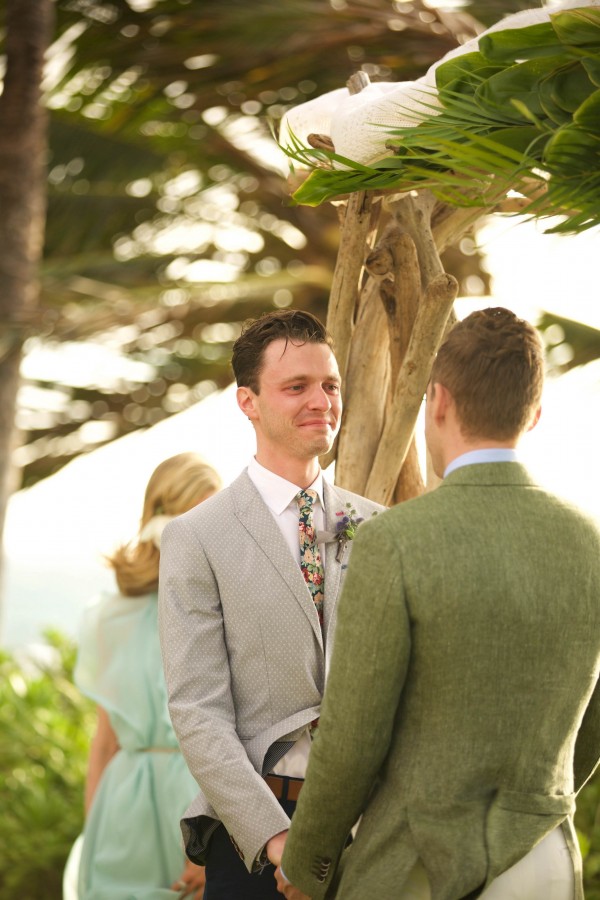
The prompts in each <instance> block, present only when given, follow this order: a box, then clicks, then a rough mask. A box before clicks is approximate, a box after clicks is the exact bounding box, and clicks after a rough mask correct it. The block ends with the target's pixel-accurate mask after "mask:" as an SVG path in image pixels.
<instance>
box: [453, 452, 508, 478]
mask: <svg viewBox="0 0 600 900" xmlns="http://www.w3.org/2000/svg"><path fill="white" fill-rule="evenodd" d="M518 461H519V456H518V453H517V451H516V450H513V449H512V448H511V449H509V448H506V447H488V448H486V449H485V450H469V452H468V453H463V454H462V455H461V456H457V457H456V459H453V460H452V462H451V463H448V465H447V466H446V471H445V472H444V478H446V476H447V475H449V474H450V472H454V470H455V469H460V468H461V467H462V466H474V465H477V463H497V462H518Z"/></svg>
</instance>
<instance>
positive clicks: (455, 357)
mask: <svg viewBox="0 0 600 900" xmlns="http://www.w3.org/2000/svg"><path fill="white" fill-rule="evenodd" d="M543 381H544V351H543V346H542V342H541V340H540V336H539V334H538V332H537V331H536V329H535V328H534V327H533V326H532V325H530V323H529V322H526V321H525V320H524V319H519V318H517V316H515V315H514V313H512V312H510V311H509V310H507V309H503V308H502V307H495V308H490V309H485V310H481V311H479V312H474V313H471V315H469V316H467V317H466V318H465V319H463V320H462V321H461V322H458V323H457V324H456V325H455V326H454V328H453V329H452V330H451V332H450V334H449V335H448V337H447V339H446V340H445V341H444V343H443V344H442V346H441V347H440V350H439V352H438V355H437V357H436V359H435V362H434V364H433V369H432V372H431V383H432V384H433V385H435V384H436V383H439V384H443V385H444V387H446V388H447V390H448V391H449V392H450V394H451V395H452V398H453V400H454V403H455V404H456V412H457V415H458V418H459V422H460V426H461V432H462V433H463V435H464V436H465V437H467V438H477V439H482V438H487V439H489V438H492V439H497V440H502V441H506V440H512V439H513V438H516V437H518V436H520V435H521V434H523V432H525V431H526V430H527V429H528V428H529V427H530V425H531V424H532V422H533V419H534V415H535V413H536V411H537V409H538V408H539V405H540V401H541V396H542V387H543Z"/></svg>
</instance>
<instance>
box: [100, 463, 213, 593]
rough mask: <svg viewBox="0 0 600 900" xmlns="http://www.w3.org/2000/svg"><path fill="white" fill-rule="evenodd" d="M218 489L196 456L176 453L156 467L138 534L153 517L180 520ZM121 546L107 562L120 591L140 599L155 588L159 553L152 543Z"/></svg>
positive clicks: (211, 473)
mask: <svg viewBox="0 0 600 900" xmlns="http://www.w3.org/2000/svg"><path fill="white" fill-rule="evenodd" d="M220 488H221V479H220V478H219V475H218V474H217V472H215V470H214V469H213V468H212V466H209V465H208V463H206V462H205V461H204V460H203V459H202V457H201V456H198V454H196V453H178V454H177V456H171V457H170V458H169V459H166V460H165V461H164V462H162V463H161V464H160V465H159V466H157V467H156V469H155V470H154V472H153V473H152V475H151V476H150V480H149V481H148V486H147V487H146V493H145V495H144V507H143V511H142V518H141V521H140V528H139V533H140V532H141V531H142V530H143V528H144V526H145V525H147V523H148V522H149V521H150V519H152V518H153V517H154V516H179V515H181V514H182V513H184V512H187V511H188V510H189V509H192V508H193V507H194V506H197V505H198V504H199V503H202V501H203V500H206V498H207V497H210V496H211V495H212V494H216V492H217V491H218V490H219V489H220ZM139 533H138V538H137V540H136V541H132V542H130V543H128V544H123V546H121V547H119V548H118V549H117V550H116V551H115V553H114V554H113V555H112V556H111V557H109V558H108V562H109V564H110V565H111V566H112V568H113V569H114V571H115V577H116V580H117V584H118V586H119V590H120V591H121V593H123V594H125V595H126V596H127V597H139V596H140V595H141V594H147V593H149V592H151V591H155V590H156V588H157V586H158V566H159V562H160V550H159V549H158V547H156V546H155V544H154V543H153V541H152V540H140V538H139Z"/></svg>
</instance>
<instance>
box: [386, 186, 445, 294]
mask: <svg viewBox="0 0 600 900" xmlns="http://www.w3.org/2000/svg"><path fill="white" fill-rule="evenodd" d="M436 203H437V200H436V199H435V197H434V196H433V194H432V193H431V192H430V191H419V193H417V194H410V195H407V196H405V197H401V198H400V199H397V200H392V201H388V202H387V204H386V206H387V207H388V208H389V210H390V212H391V213H392V215H393V217H394V219H395V220H396V222H397V223H398V225H399V226H400V228H401V230H402V231H406V232H407V234H409V235H410V236H411V238H412V239H413V241H414V243H415V247H416V248H417V256H418V259H419V266H420V269H421V284H422V286H423V289H425V288H426V287H427V285H428V284H429V282H430V281H432V280H433V279H434V278H435V277H436V276H438V275H441V274H442V273H443V272H444V267H443V266H442V263H441V260H440V256H439V252H438V249H437V247H436V244H435V241H434V239H433V234H432V231H431V216H432V213H433V210H434V209H435V206H436Z"/></svg>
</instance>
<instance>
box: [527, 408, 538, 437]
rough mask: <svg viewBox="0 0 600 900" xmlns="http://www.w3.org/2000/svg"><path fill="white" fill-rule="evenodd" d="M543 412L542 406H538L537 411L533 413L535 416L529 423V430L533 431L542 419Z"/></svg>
mask: <svg viewBox="0 0 600 900" xmlns="http://www.w3.org/2000/svg"><path fill="white" fill-rule="evenodd" d="M541 414H542V407H541V406H538V408H537V409H536V411H535V413H534V414H533V418H532V420H531V422H530V424H529V427H528V428H527V431H533V429H534V428H535V426H536V425H537V423H538V422H539V421H540V416H541Z"/></svg>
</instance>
